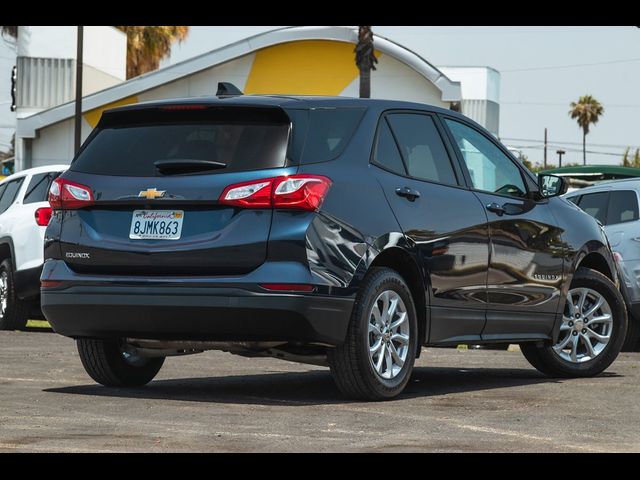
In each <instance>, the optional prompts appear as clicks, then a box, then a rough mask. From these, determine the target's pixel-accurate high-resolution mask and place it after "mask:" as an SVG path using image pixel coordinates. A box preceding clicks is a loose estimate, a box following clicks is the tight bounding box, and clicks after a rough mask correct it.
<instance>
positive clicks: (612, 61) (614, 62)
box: [500, 57, 640, 73]
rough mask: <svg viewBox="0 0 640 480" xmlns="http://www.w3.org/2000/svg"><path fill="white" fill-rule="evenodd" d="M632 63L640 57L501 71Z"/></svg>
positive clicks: (528, 70)
mask: <svg viewBox="0 0 640 480" xmlns="http://www.w3.org/2000/svg"><path fill="white" fill-rule="evenodd" d="M632 62H640V57H639V58H626V59H622V60H610V61H608V62H594V63H574V64H572V65H549V66H546V67H529V68H513V69H507V70H500V73H511V72H533V71H538V70H560V69H566V68H578V67H595V66H599V65H613V64H616V63H632Z"/></svg>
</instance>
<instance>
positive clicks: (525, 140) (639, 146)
mask: <svg viewBox="0 0 640 480" xmlns="http://www.w3.org/2000/svg"><path fill="white" fill-rule="evenodd" d="M500 140H510V141H512V142H532V143H542V140H541V139H539V138H536V139H531V138H511V137H500ZM554 143H555V144H560V145H582V142H564V141H561V140H556V141H555V142H554ZM589 145H591V146H593V147H606V148H640V145H638V146H636V145H633V144H632V145H614V144H607V143H591V142H589Z"/></svg>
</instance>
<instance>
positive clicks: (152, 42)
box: [116, 25, 189, 78]
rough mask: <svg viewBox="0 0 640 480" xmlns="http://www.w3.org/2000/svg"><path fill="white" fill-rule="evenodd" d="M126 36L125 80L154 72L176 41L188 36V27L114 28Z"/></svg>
mask: <svg viewBox="0 0 640 480" xmlns="http://www.w3.org/2000/svg"><path fill="white" fill-rule="evenodd" d="M116 28H117V29H119V30H122V31H123V32H124V33H126V34H127V78H131V77H136V76H138V75H142V74H143V73H146V72H150V71H152V70H156V69H157V68H158V66H159V65H160V61H161V60H162V59H163V58H165V57H166V56H167V55H169V53H171V45H172V44H173V42H175V41H176V40H177V41H179V42H182V41H183V40H184V39H185V38H187V35H188V34H189V27H185V26H161V27H138V26H131V25H125V26H116Z"/></svg>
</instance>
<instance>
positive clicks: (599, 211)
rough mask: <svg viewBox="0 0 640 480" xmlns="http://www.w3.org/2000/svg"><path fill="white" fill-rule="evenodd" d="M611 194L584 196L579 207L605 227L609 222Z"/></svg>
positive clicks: (589, 194)
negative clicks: (608, 210) (608, 207)
mask: <svg viewBox="0 0 640 480" xmlns="http://www.w3.org/2000/svg"><path fill="white" fill-rule="evenodd" d="M608 199H609V192H599V193H588V194H585V195H582V198H581V199H580V203H578V206H579V207H580V208H581V209H582V210H584V211H585V212H587V213H588V214H589V215H591V216H592V217H594V218H595V219H596V220H598V221H599V222H600V223H602V224H603V225H605V224H606V221H607V203H608Z"/></svg>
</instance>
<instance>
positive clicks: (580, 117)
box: [569, 95, 604, 165]
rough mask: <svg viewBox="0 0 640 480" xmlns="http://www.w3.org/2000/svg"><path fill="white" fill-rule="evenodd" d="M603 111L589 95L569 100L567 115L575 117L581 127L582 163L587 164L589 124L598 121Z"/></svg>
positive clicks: (598, 103)
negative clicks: (569, 108)
mask: <svg viewBox="0 0 640 480" xmlns="http://www.w3.org/2000/svg"><path fill="white" fill-rule="evenodd" d="M603 113H604V107H603V106H602V105H601V104H600V102H598V101H597V100H596V99H595V98H593V97H592V96H591V95H584V96H582V97H580V98H579V99H578V101H577V102H571V110H569V115H570V116H571V118H574V119H576V121H577V122H578V126H579V127H580V128H582V163H583V165H586V164H587V135H588V134H589V125H591V124H594V125H595V124H596V123H598V120H599V119H600V117H601V116H602V114H603Z"/></svg>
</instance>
